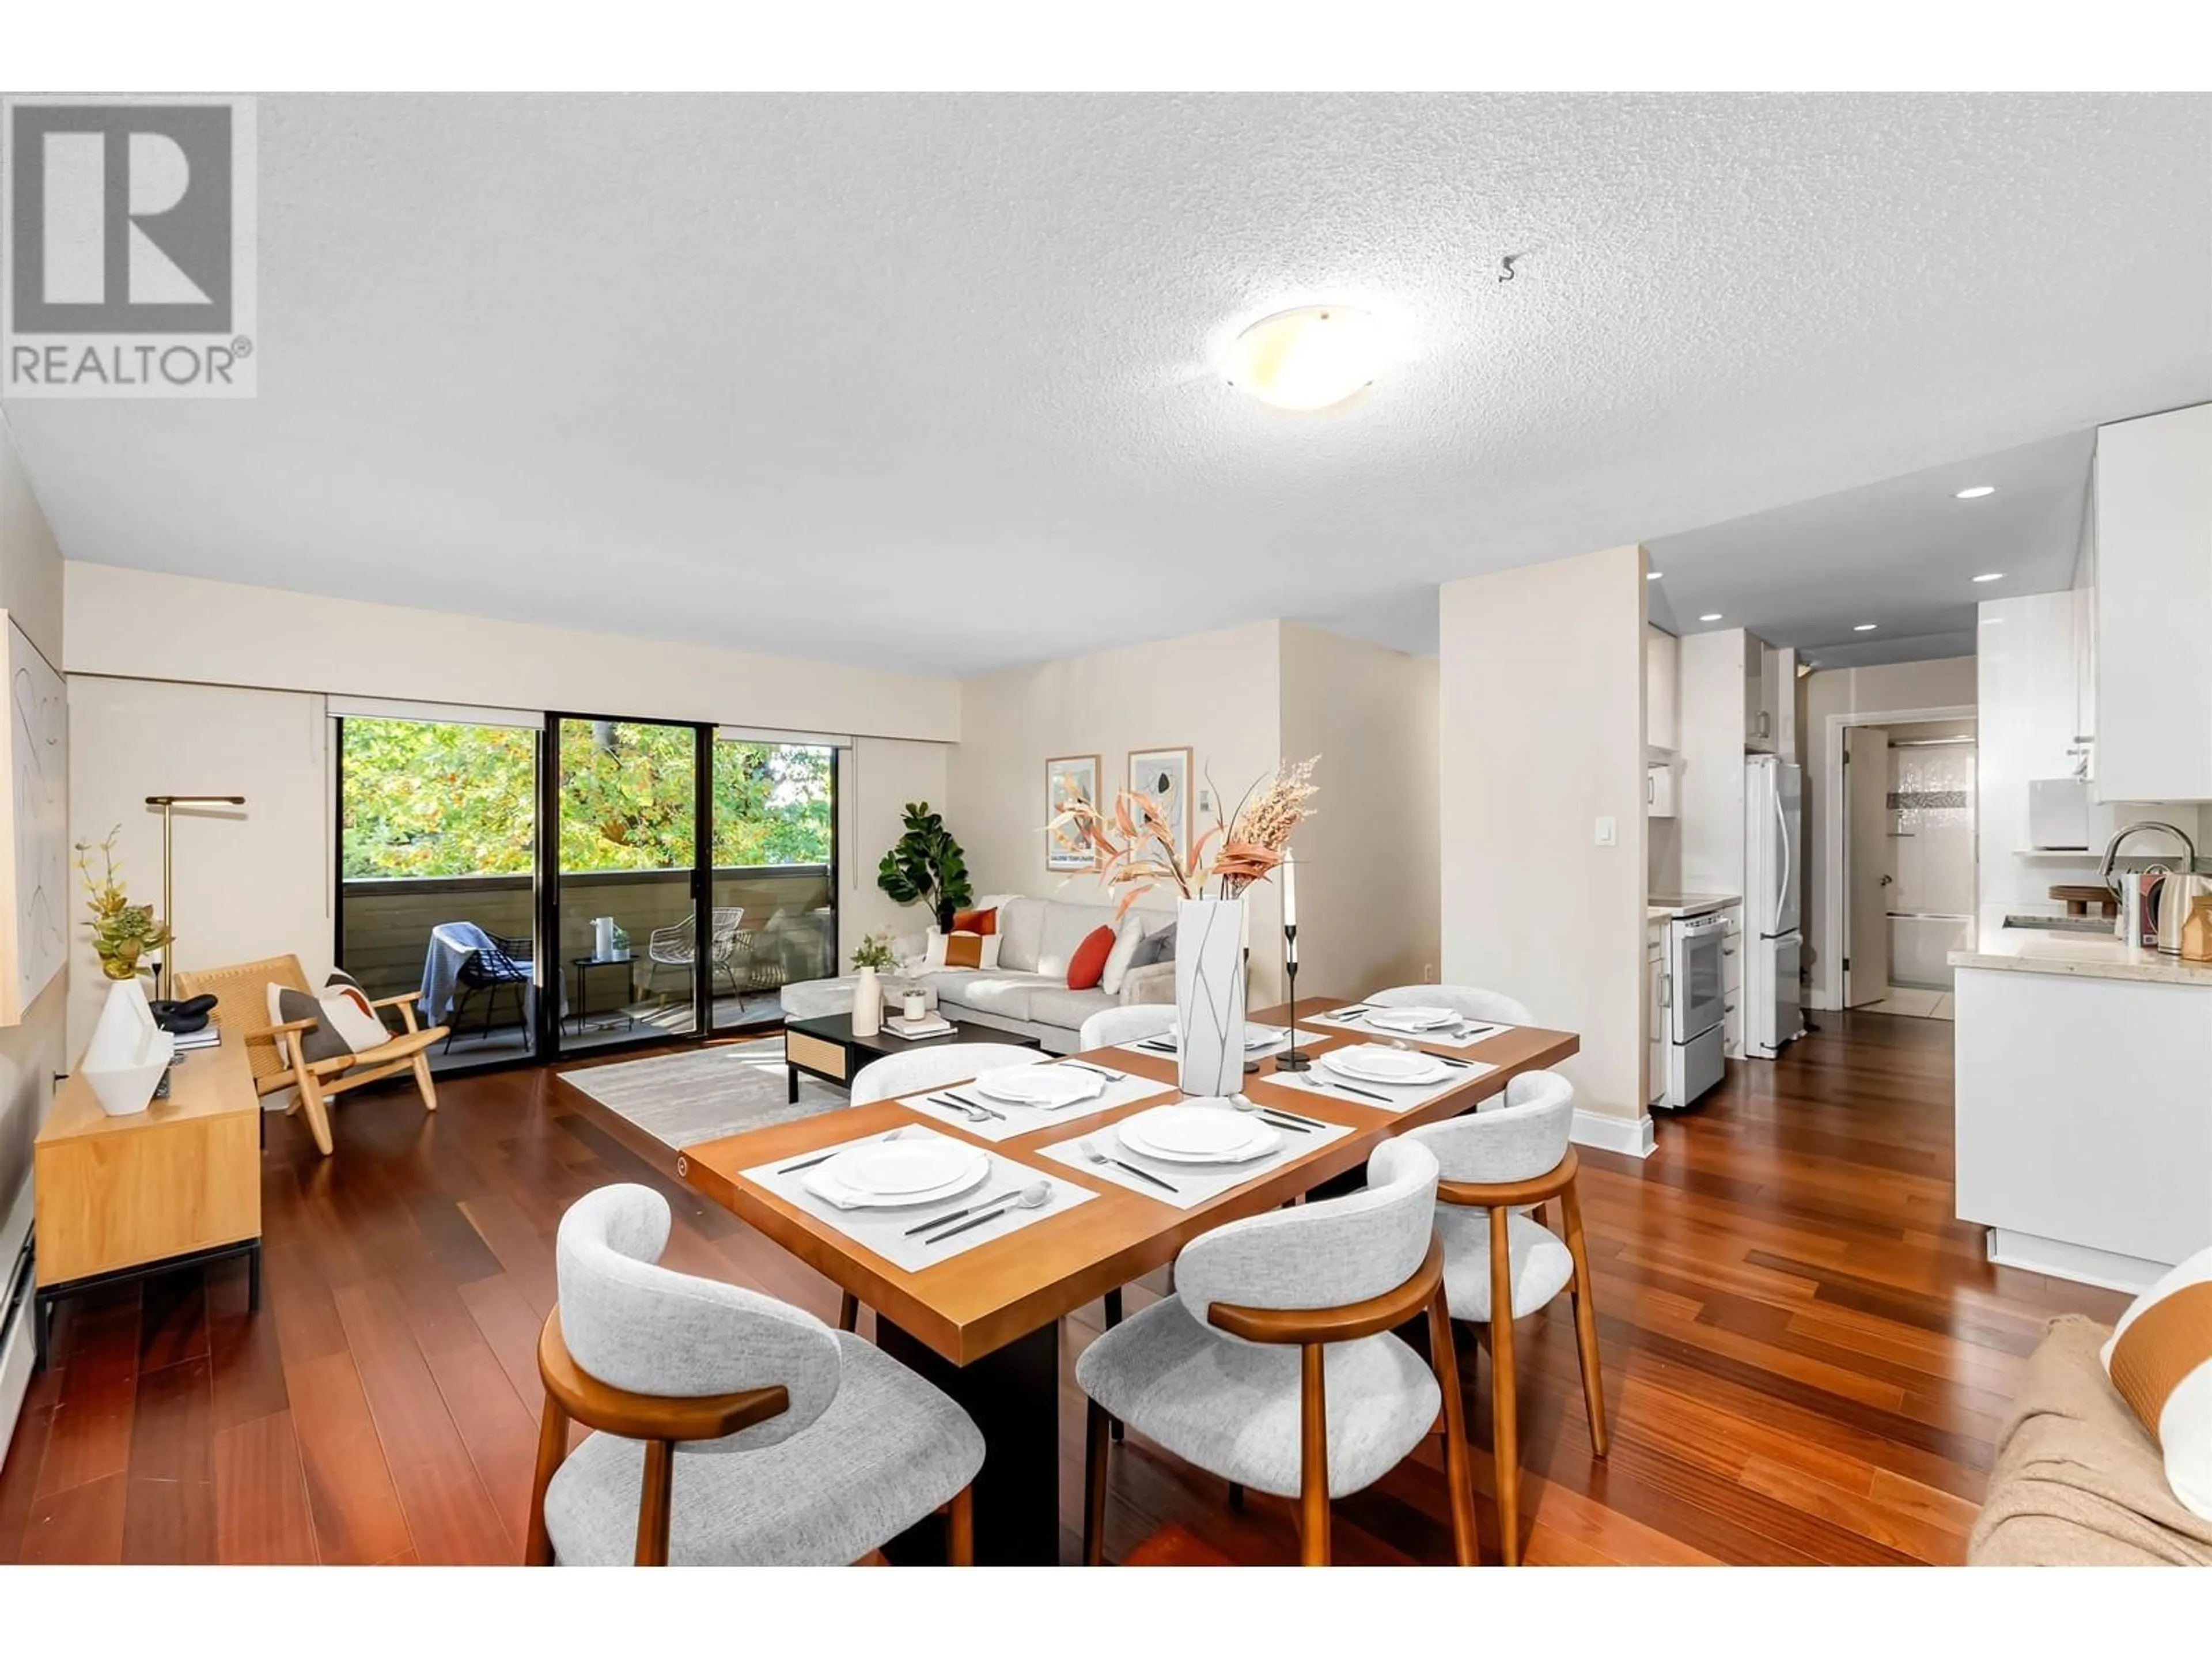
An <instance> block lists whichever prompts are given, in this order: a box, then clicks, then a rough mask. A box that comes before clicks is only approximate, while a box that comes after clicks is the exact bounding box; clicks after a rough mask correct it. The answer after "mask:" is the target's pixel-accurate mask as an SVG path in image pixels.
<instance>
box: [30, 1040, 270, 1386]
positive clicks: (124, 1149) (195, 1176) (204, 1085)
mask: <svg viewBox="0 0 2212 1659" xmlns="http://www.w3.org/2000/svg"><path fill="white" fill-rule="evenodd" d="M261 1129H262V1117H261V1102H260V1099H259V1097H257V1096H256V1095H255V1094H254V1092H253V1073H252V1067H251V1066H250V1065H249V1064H248V1062H247V1060H246V1045H245V1044H244V1043H243V1042H240V1041H238V1040H237V1039H236V1038H234V1037H226V1038H225V1039H224V1041H223V1042H222V1043H220V1044H219V1045H218V1046H216V1047H215V1048H201V1049H196V1050H194V1051H192V1052H191V1053H190V1054H186V1055H184V1056H182V1057H180V1059H179V1063H178V1064H177V1065H176V1066H173V1067H172V1068H171V1070H170V1073H169V1096H168V1098H167V1099H166V1100H157V1101H155V1102H154V1103H153V1104H151V1105H150V1106H149V1107H148V1108H147V1109H145V1110H144V1111H143V1112H135V1113H132V1114H131V1115H129V1116H127V1117H110V1116H108V1115H107V1114H106V1113H105V1112H103V1111H101V1110H100V1103H99V1101H98V1100H96V1099H95V1098H94V1096H93V1092H92V1085H90V1084H88V1083H87V1082H86V1081H85V1079H84V1078H83V1076H82V1074H81V1073H80V1074H77V1075H73V1076H72V1077H70V1079H69V1081H68V1082H67V1083H65V1084H64V1085H63V1087H62V1091H61V1093H60V1094H59V1095H58V1096H57V1097H56V1098H55V1100H54V1105H53V1109H52V1111H51V1112H50V1113H48V1114H47V1116H46V1127H44V1128H42V1129H41V1130H40V1132H39V1138H38V1142H37V1144H36V1146H34V1148H33V1152H32V1159H33V1183H32V1186H33V1194H34V1195H35V1206H36V1208H35V1215H36V1220H35V1226H36V1229H37V1238H38V1279H39V1289H38V1297H39V1305H38V1309H37V1321H36V1323H37V1328H38V1337H39V1358H40V1364H44V1363H45V1359H46V1337H47V1332H48V1329H49V1327H50V1325H51V1323H52V1310H53V1304H55V1303H56V1302H57V1301H58V1300H59V1299H60V1298H62V1297H65V1296H74V1295H77V1294H79V1293H81V1292H83V1291H89V1290H93V1289H95V1288H97V1287H99V1286H100V1285H111V1284H115V1283H118V1282H119V1281H121V1280H125V1279H137V1278H143V1277H145V1276H146V1275H148V1274H149V1273H160V1272H166V1271H168V1270H170V1269H173V1268H177V1267H185V1266H188V1265H191V1263H194V1262H197V1261H216V1260H219V1259H221V1258H223V1257H226V1256H234V1255H243V1256H246V1258H247V1259H248V1265H249V1271H250V1273H251V1275H252V1280H251V1283H252V1303H253V1305H255V1306H256V1307H258V1306H259V1305H260V1300H261Z"/></svg>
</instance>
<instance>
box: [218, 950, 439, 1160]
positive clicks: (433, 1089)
mask: <svg viewBox="0 0 2212 1659" xmlns="http://www.w3.org/2000/svg"><path fill="white" fill-rule="evenodd" d="M175 977H176V985H177V995H178V996H179V998H186V997H197V996H212V997H214V998H215V999H216V1006H215V1023H216V1025H217V1026H218V1027H220V1028H221V1030H222V1034H223V1036H225V1037H227V1038H229V1039H233V1040H234V1041H237V1042H243V1043H244V1044H245V1045H246V1059H247V1060H248V1062H249V1063H250V1064H251V1066H252V1070H253V1091H254V1092H255V1093H256V1094H258V1095H273V1094H275V1093H276V1091H278V1090H279V1089H291V1090H294V1091H296V1092H295V1097H294V1099H293V1102H292V1103H291V1105H289V1106H287V1107H286V1108H285V1111H286V1112H288V1113H289V1112H293V1111H296V1110H302V1109H304V1110H305V1112H306V1114H307V1133H309V1134H311V1135H313V1137H314V1139H315V1150H316V1151H318V1152H320V1153H322V1155H323V1156H324V1157H325V1158H328V1157H329V1156H330V1155H331V1110H330V1097H331V1096H333V1095H339V1094H343V1093H344V1092H345V1091H347V1090H349V1089H358V1088H361V1087H362V1086H363V1085H367V1084H371V1083H380V1082H382V1081H383V1080H384V1079H386V1078H388V1077H397V1076H398V1074H399V1073H402V1072H409V1071H411V1072H413V1073H415V1088H416V1092H417V1093H418V1094H420V1095H421V1096H422V1109H423V1110H424V1111H427V1112H435V1111H436V1110H437V1109H438V1090H437V1086H436V1085H435V1084H433V1083H432V1082H431V1080H430V1054H429V1049H430V1045H431V1044H433V1043H435V1042H437V1041H438V1040H439V1039H440V1038H441V1037H442V1036H445V1035H446V1028H445V1027H444V1026H442V1025H433V1026H431V1027H430V1028H429V1029H428V1030H422V1029H420V1028H418V1027H417V1026H416V1024H415V1002H416V999H417V998H418V997H419V996H420V995H421V994H422V993H421V992H420V991H402V992H400V993H399V994H398V995H397V996H389V997H380V998H378V999H376V1000H374V1001H373V1002H371V1003H370V1004H369V1006H371V1007H372V1008H375V1009H377V1010H379V1011H381V1010H383V1009H386V1008H397V1009H398V1010H399V1018H400V1020H401V1022H402V1024H404V1025H405V1027H406V1030H404V1031H398V1032H394V1033H393V1034H392V1040H391V1041H390V1042H382V1043H379V1044H378V1045H377V1046H376V1047H375V1048H364V1049H362V1051H361V1052H360V1053H358V1054H333V1055H331V1057H330V1058H329V1059H328V1060H310V1061H307V1063H305V1064H301V1063H300V1060H299V1053H300V1045H299V1044H298V1043H297V1042H294V1043H290V1044H289V1045H286V1047H285V1048H283V1049H281V1050H280V1048H278V1045H277V1039H278V1038H279V1037H284V1036H295V1035H296V1034H298V1033H299V1032H301V1031H307V1030H313V1028H314V1026H315V1024H316V1023H317V1022H315V1021H314V1020H312V1019H295V1020H289V1021H287V1022H285V1023H284V1024H281V1025H271V1024H270V1023H269V987H270V986H271V985H277V986H282V987H283V988H284V989H286V990H289V991H307V989H308V987H307V975H306V974H305V973H303V972H301V968H300V958H299V957H266V958H264V960H262V961H260V962H245V963H239V964H238V965H237V966H236V967H234V968H202V969H183V968H180V969H178V970H177V973H176V975H175ZM309 994H310V995H312V994H313V993H312V992H309ZM287 1054H289V1056H290V1058H289V1059H288V1058H287Z"/></svg>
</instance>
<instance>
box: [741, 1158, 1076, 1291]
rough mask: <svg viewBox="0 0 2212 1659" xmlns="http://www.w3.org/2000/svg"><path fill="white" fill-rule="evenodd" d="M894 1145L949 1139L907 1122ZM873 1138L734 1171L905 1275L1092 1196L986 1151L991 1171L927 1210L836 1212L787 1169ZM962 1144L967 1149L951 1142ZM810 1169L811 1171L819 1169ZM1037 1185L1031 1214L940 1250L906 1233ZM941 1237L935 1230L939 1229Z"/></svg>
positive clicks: (924, 1235)
mask: <svg viewBox="0 0 2212 1659" xmlns="http://www.w3.org/2000/svg"><path fill="white" fill-rule="evenodd" d="M894 1133H896V1134H897V1135H898V1136H899V1138H900V1139H935V1140H951V1139H952V1137H951V1136H950V1135H940V1134H939V1133H937V1131H936V1130H934V1129H931V1128H927V1127H924V1126H922V1125H921V1124H919V1123H911V1124H908V1125H907V1126H906V1127H904V1128H903V1129H901V1130H897V1131H895V1132H894ZM884 1138H885V1137H884V1136H881V1135H876V1136H869V1135H856V1136H854V1138H853V1139H850V1140H848V1141H845V1142H842V1144H840V1145H839V1146H834V1147H829V1146H825V1147H821V1148H818V1149H817V1152H808V1153H806V1154H805V1155H804V1156H803V1157H801V1158H778V1159H777V1160H776V1161H775V1163H773V1164H759V1165H757V1166H756V1167H754V1168H752V1169H750V1170H743V1171H741V1172H740V1173H741V1174H743V1175H744V1178H745V1179H746V1180H748V1181H750V1182H752V1183H753V1184H754V1185H755V1186H757V1187H763V1188H767V1189H768V1190H769V1192H772V1193H774V1194H775V1195H776V1196H777V1197H778V1198H780V1199H781V1200H784V1202H786V1203H787V1204H790V1205H792V1206H795V1207H796V1208H799V1209H801V1210H804V1211H805V1212H806V1213H807V1214H809V1215H811V1216H813V1217H815V1218H817V1219H818V1220H822V1221H826V1222H828V1223H829V1225H831V1226H833V1227H835V1228H836V1230H837V1231H839V1232H841V1233H842V1234H844V1235H845V1236H846V1237H848V1238H849V1239H851V1240H852V1241H853V1242H854V1243H855V1244H858V1245H860V1247H861V1248H862V1249H867V1250H872V1251H873V1252H874V1253H875V1254H876V1255H879V1256H881V1257H883V1259H884V1261H889V1262H890V1263H892V1264H893V1265H894V1266H896V1267H902V1268H904V1269H905V1270H906V1271H907V1272H908V1273H919V1272H921V1270H922V1269H923V1268H924V1267H934V1266H936V1264H937V1263H939V1262H940V1261H951V1259H952V1258H953V1257H954V1256H956V1255H959V1254H960V1253H961V1252H962V1251H963V1250H972V1249H975V1247H976V1246H977V1245H978V1244H987V1243H990V1242H991V1241H992V1240H993V1239H994V1238H1004V1237H1006V1235H1007V1234H1008V1233H1012V1232H1018V1231H1020V1230H1021V1229H1023V1228H1024V1227H1026V1226H1029V1225H1031V1224H1032V1223H1034V1222H1038V1221H1042V1220H1043V1219H1045V1218H1047V1217H1048V1216H1054V1215H1058V1214H1060V1212H1062V1211H1063V1210H1071V1209H1073V1208H1074V1207H1075V1206H1077V1205H1079V1204H1085V1203H1088V1202H1089V1201H1090V1200H1092V1199H1094V1198H1096V1197H1097V1196H1098V1194H1096V1193H1094V1192H1091V1190H1089V1189H1088V1188H1084V1187H1079V1186H1077V1185H1076V1184H1075V1183H1074V1182H1072V1181H1062V1180H1060V1178H1059V1177H1058V1176H1052V1175H1048V1174H1047V1173H1046V1172H1045V1171H1044V1170H1039V1169H1036V1168H1033V1167H1031V1166H1030V1165H1029V1164H1018V1163H1016V1162H1015V1161H1014V1160H1013V1159H1012V1158H1008V1157H1006V1155H1005V1154H1004V1153H1003V1152H986V1153H984V1154H983V1156H984V1157H985V1158H988V1159H990V1161H991V1172H990V1174H989V1175H987V1176H985V1177H984V1178H983V1180H982V1181H981V1182H980V1183H979V1184H977V1185H976V1186H975V1187H973V1188H969V1190H968V1191H967V1192H965V1193H963V1194H961V1195H960V1196H958V1197H957V1198H944V1199H939V1200H937V1201H936V1202H935V1203H933V1204H910V1205H905V1206H901V1207H899V1208H896V1209H889V1210H841V1209H839V1208H838V1207H837V1206H836V1205H834V1204H832V1203H830V1202H829V1200H827V1199H823V1198H817V1196H815V1194H812V1193H811V1192H809V1191H807V1190H806V1187H805V1181H806V1176H807V1173H808V1171H807V1170H799V1169H793V1167H792V1166H793V1164H811V1161H812V1160H813V1159H814V1158H816V1157H817V1155H818V1154H819V1153H821V1152H842V1151H844V1150H845V1148H846V1147H847V1146H860V1144H861V1143H862V1142H864V1141H866V1140H870V1139H878V1140H880V1139H884ZM955 1144H957V1145H961V1146H965V1145H966V1144H967V1143H965V1142H964V1141H963V1142H957V1143H955ZM813 1167H816V1168H819V1167H820V1166H819V1165H814V1166H813ZM1037 1182H1044V1183H1045V1184H1046V1185H1047V1186H1048V1188H1051V1191H1050V1193H1049V1194H1048V1196H1047V1198H1046V1200H1045V1202H1044V1203H1043V1204H1042V1205H1041V1206H1039V1207H1037V1208H1036V1209H1034V1210H1024V1209H1012V1210H1009V1211H1007V1212H1006V1214H1004V1215H1002V1216H1000V1217H999V1218H998V1219H996V1220H995V1221H987V1222H985V1223H984V1224H983V1225H981V1226H980V1227H970V1228H969V1229H968V1230H967V1231H965V1232H962V1233H956V1234H954V1235H953V1236H952V1237H950V1238H947V1239H945V1242H944V1243H940V1244H932V1243H928V1242H927V1240H928V1239H929V1238H930V1237H932V1236H933V1235H932V1234H931V1233H930V1232H929V1231H923V1232H909V1231H908V1229H910V1228H913V1227H916V1226H919V1225H921V1224H922V1223H923V1222H925V1221H934V1220H936V1219H938V1218H941V1217H942V1218H950V1217H951V1214H952V1212H954V1211H956V1210H966V1211H967V1212H968V1214H967V1215H964V1216H961V1217H959V1218H957V1219H947V1220H946V1221H945V1225H946V1226H947V1227H952V1226H957V1225H959V1223H960V1222H961V1221H965V1220H968V1219H969V1218H971V1217H973V1216H975V1215H979V1214H981V1213H982V1212H984V1211H987V1210H992V1209H995V1208H997V1207H998V1206H997V1205H996V1204H994V1203H993V1202H991V1201H990V1200H994V1199H995V1198H997V1197H999V1196H1000V1194H1006V1193H1018V1192H1020V1191H1021V1190H1022V1189H1023V1188H1025V1187H1030V1186H1034V1185H1035V1184H1036V1183H1037ZM939 1231H941V1230H939Z"/></svg>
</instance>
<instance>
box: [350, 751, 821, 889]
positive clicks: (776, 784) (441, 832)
mask: <svg viewBox="0 0 2212 1659" xmlns="http://www.w3.org/2000/svg"><path fill="white" fill-rule="evenodd" d="M344 732H345V739H344V757H343V759H344V782H345V787H344V799H343V802H342V803H341V811H342V813H343V823H342V826H341V829H340V836H341V841H342V846H343V875H344V877H345V878H347V879H349V880H355V879H362V878H374V877H379V876H468V875H526V874H528V873H529V872H530V870H531V868H532V861H533V859H534V857H535V853H534V847H535V827H534V826H535V824H536V822H537V806H538V781H537V779H538V734H537V733H536V732H531V731H528V730H526V729H523V728H519V727H513V726H456V725H447V724H440V723H436V722H431V721H424V720H347V721H346V722H345V723H344ZM834 762H835V755H834V752H833V751H832V750H828V749H812V748H800V747H795V746H792V745H788V744H762V743H723V742H717V743H716V744H714V777H713V789H714V862H715V864H716V865H717V866H721V867H725V868H727V867H732V866H736V867H740V868H745V867H757V866H762V865H777V864H827V863H828V862H829V844H830V834H831V825H830V812H829V787H830V769H831V767H832V765H833V764H834ZM695 771H696V768H695V764H694V752H693V748H692V734H691V732H690V728H689V727H686V726H646V725H638V724H633V723H630V722H626V721H623V722H613V721H611V722H594V721H590V720H568V721H565V722H563V724H562V728H561V799H562V811H561V867H562V869H563V870H565V871H569V872H578V873H581V872H589V871H594V870H674V869H684V868H687V867H689V866H690V863H691V860H692V854H693V847H692V834H691V831H692V820H691V813H692V790H693V781H694V776H695Z"/></svg>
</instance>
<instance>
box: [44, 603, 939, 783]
mask: <svg viewBox="0 0 2212 1659" xmlns="http://www.w3.org/2000/svg"><path fill="white" fill-rule="evenodd" d="M608 574H609V578H610V580H620V579H622V572H621V569H620V567H619V565H618V564H616V563H610V565H609V566H608ZM68 585H69V586H68V594H69V607H70V609H69V615H70V627H69V637H68V646H67V653H66V654H67V663H66V666H67V667H68V669H69V671H70V672H71V673H73V674H108V675H115V676H121V677H128V678H140V679H153V680H179V681H187V682H191V683H195V684H204V685H251V686H262V687H267V688H270V689H272V690H285V691H321V692H330V693H339V692H343V693H348V694H350V695H353V696H367V697H410V698H414V699H416V700H417V701H421V702H453V703H472V704H476V705H478V706H480V707H483V706H489V707H493V708H532V709H537V708H551V709H561V710H564V711H567V712H569V713H574V714H611V715H622V716H624V717H629V718H635V719H639V720H713V721H715V722H718V723H721V724H727V725H736V726H769V727H774V728H776V729H779V730H785V731H798V732H864V733H866V734H868V735H870V736H875V737H891V738H932V739H935V740H937V741H939V742H951V740H953V739H954V738H957V737H958V736H959V735H960V692H959V686H958V684H957V682H955V681H952V680H946V679H932V678H923V677H921V676H919V675H912V674H889V673H881V672H878V671H874V670H871V669H866V668H856V667H852V666H849V665H846V664H842V663H828V662H814V661H807V660H802V659H797V658H792V657H770V656H761V655H757V654H752V653H745V652H738V651H715V650H709V649H707V648H705V647H700V646H695V645H672V644H670V643H668V642H666V641H659V640H641V639H635V638H631V637H629V636H627V635H613V634H592V633H584V632H580V631H578V630H574V629H561V628H541V627H538V626H535V625H532V624H529V623H503V622H491V621H487V620H486V619H484V618H483V617H461V616H455V615H453V614H451V613H450V612H446V611H429V610H418V609H416V608H413V607H410V606H404V605H365V604H362V603H361V602H360V601H358V600H354V599H322V598H319V597H317V596H314V595H312V594H306V593H287V592H280V591H278V590H277V589H275V588H269V587H247V586H240V585H238V584H236V583H231V582H212V581H203V580H198V579H197V578H194V577H189V576H170V575H162V574H157V573H155V572H153V571H147V570H125V569H122V568H118V567H115V566H112V565H100V564H85V563H82V562H76V561H72V562H70V565H69V567H68ZM834 598H835V595H834V589H832V588H828V587H825V589H824V599H825V602H834ZM683 602H684V597H683V595H682V594H681V593H680V592H673V591H671V593H670V595H669V603H670V604H671V605H681V604H682V603H683Z"/></svg>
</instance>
